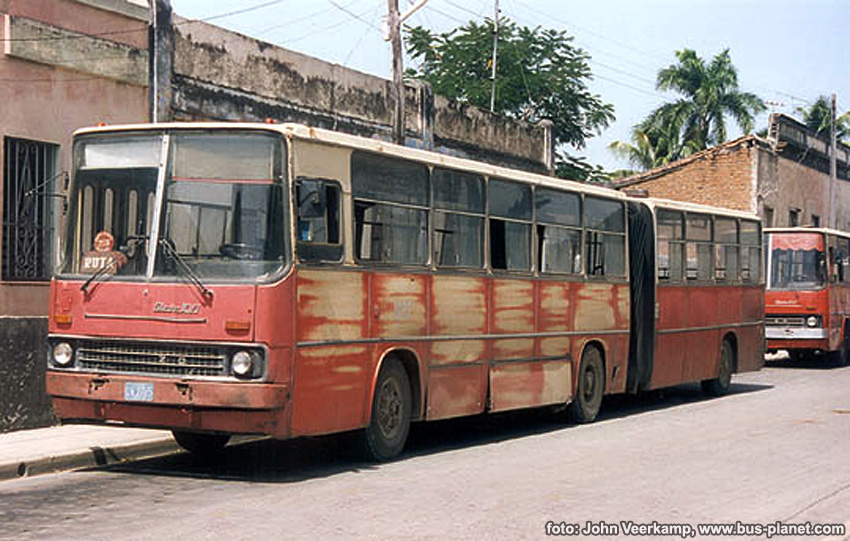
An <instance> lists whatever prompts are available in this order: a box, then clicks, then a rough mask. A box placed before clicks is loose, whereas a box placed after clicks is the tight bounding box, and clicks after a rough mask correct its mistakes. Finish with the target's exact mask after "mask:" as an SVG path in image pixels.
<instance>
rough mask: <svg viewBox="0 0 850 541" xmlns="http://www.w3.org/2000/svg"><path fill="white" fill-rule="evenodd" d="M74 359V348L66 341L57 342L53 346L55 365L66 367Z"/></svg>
mask: <svg viewBox="0 0 850 541" xmlns="http://www.w3.org/2000/svg"><path fill="white" fill-rule="evenodd" d="M73 360H74V348H72V347H71V344H69V343H68V342H59V343H58V344H56V345H55V346H53V362H54V363H55V364H56V366H61V367H68V366H70V365H71V362H73Z"/></svg>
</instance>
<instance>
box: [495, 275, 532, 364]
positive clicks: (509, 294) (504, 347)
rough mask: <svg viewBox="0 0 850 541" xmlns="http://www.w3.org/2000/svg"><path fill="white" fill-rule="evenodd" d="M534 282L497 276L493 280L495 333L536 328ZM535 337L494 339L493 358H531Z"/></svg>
mask: <svg viewBox="0 0 850 541" xmlns="http://www.w3.org/2000/svg"><path fill="white" fill-rule="evenodd" d="M534 304H535V302H534V283H533V282H531V281H529V280H508V279H499V278H495V279H493V281H492V301H491V312H492V315H491V317H492V323H491V329H492V333H493V334H526V333H533V332H534ZM534 349H535V348H534V339H533V338H506V339H498V340H494V341H493V344H492V349H491V352H492V357H491V358H492V359H493V360H494V361H500V360H510V359H530V358H532V357H534Z"/></svg>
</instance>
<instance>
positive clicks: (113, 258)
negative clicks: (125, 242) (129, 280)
mask: <svg viewBox="0 0 850 541" xmlns="http://www.w3.org/2000/svg"><path fill="white" fill-rule="evenodd" d="M118 253H120V254H121V255H123V256H124V257H125V258H126V257H127V255H126V254H124V252H118ZM118 260H119V257H118V256H116V255H114V254H113V255H111V256H109V260H108V261H107V262H106V263H104V265H103V266H102V267H101V268H99V269H97V272H95V273H94V274H92V275H91V276H89V277H88V279H87V280H86V281H85V282H83V285H81V286H80V290H81V291H82V292H83V293H88V292H89V286H90V285H91V283H92V282H94V281H95V280H97V279H98V278H100V277H101V276H103V275H104V274H106V273H107V272H109V271H110V270H112V269H113V268H114V267H115V264H116V263H118Z"/></svg>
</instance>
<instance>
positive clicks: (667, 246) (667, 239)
mask: <svg viewBox="0 0 850 541" xmlns="http://www.w3.org/2000/svg"><path fill="white" fill-rule="evenodd" d="M657 222H658V235H657V236H658V246H657V249H656V258H657V260H658V280H659V281H662V282H665V281H666V282H681V281H682V276H683V272H682V271H683V265H682V258H683V257H684V239H685V219H684V216H683V215H682V213H681V212H676V211H672V210H665V209H659V210H658V217H657Z"/></svg>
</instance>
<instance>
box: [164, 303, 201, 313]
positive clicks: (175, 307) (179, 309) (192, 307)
mask: <svg viewBox="0 0 850 541" xmlns="http://www.w3.org/2000/svg"><path fill="white" fill-rule="evenodd" d="M200 311H201V305H200V304H198V303H192V302H184V303H182V304H177V303H175V304H167V303H164V302H157V303H155V304H154V305H153V313H154V314H176V315H186V316H193V315H195V314H198V313H200Z"/></svg>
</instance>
